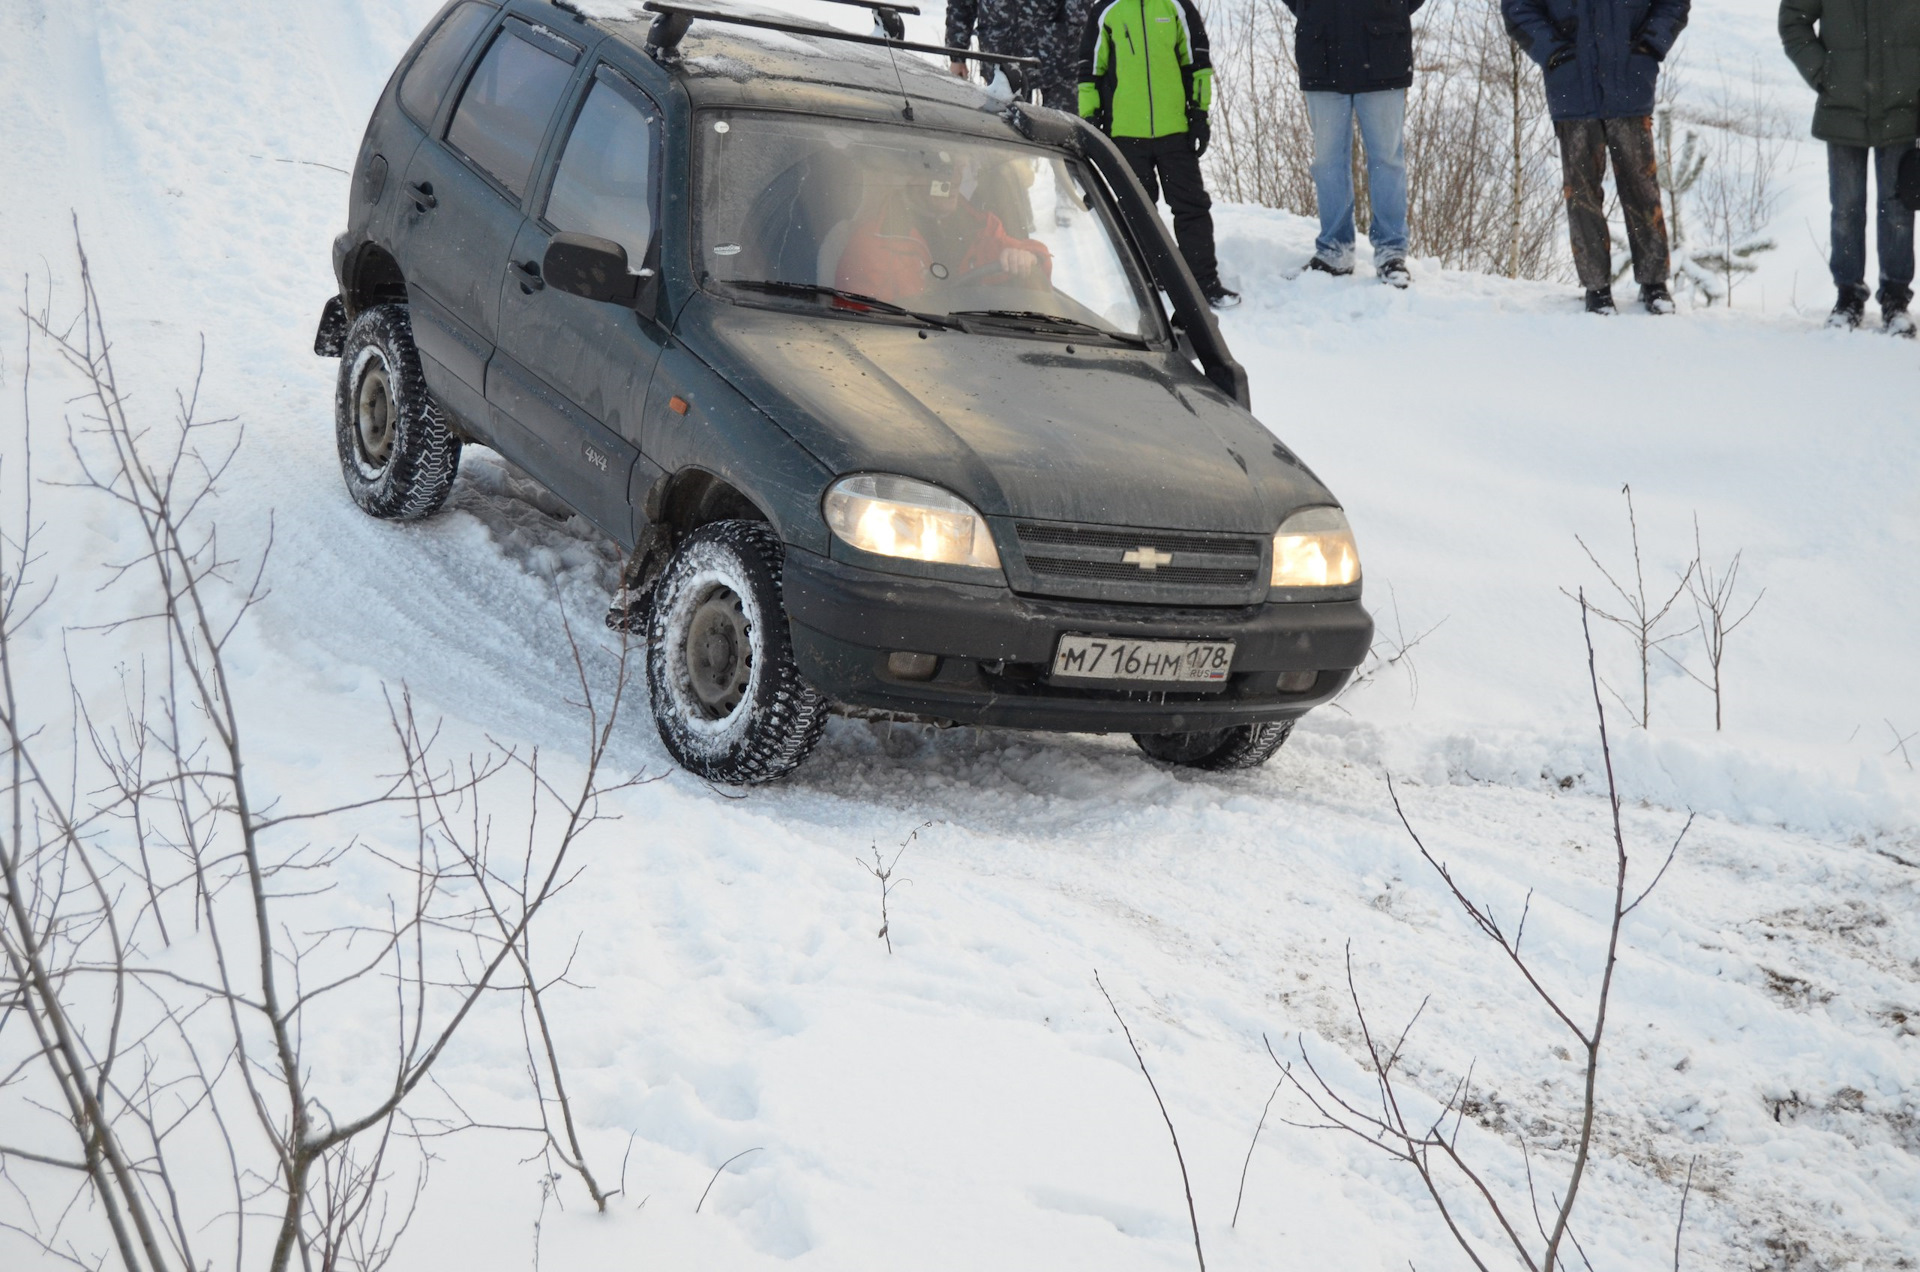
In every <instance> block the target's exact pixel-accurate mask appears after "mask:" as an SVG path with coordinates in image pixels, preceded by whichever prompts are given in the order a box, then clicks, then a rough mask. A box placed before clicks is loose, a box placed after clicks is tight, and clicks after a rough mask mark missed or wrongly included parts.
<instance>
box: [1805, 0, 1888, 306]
mask: <svg viewBox="0 0 1920 1272" xmlns="http://www.w3.org/2000/svg"><path fill="white" fill-rule="evenodd" d="M1780 43H1781V44H1782V45H1784V46H1785V47H1786V50H1787V56H1788V57H1790V58H1792V59H1793V64H1794V66H1795V67H1797V68H1798V69H1799V71H1800V74H1801V75H1802V76H1804V77H1805V79H1806V81H1807V83H1809V84H1811V85H1812V86H1813V88H1814V91H1815V92H1817V93H1819V94H1820V100H1819V104H1818V105H1816V106H1815V107H1814V109H1813V135H1814V136H1815V137H1817V138H1818V139H1820V140H1821V141H1824V142H1826V143H1827V191H1828V196H1829V198H1830V199H1831V200H1832V203H1833V226H1832V235H1833V239H1832V243H1833V247H1832V255H1831V257H1830V258H1829V261H1828V264H1829V266H1830V267H1831V268H1832V271H1833V285H1834V286H1835V287H1837V288H1838V289H1839V291H1840V298H1839V300H1838V301H1837V302H1836V303H1835V304H1834V306H1833V313H1832V314H1830V315H1828V317H1827V325H1828V326H1830V327H1845V328H1853V327H1858V326H1859V325H1860V319H1861V317H1862V316H1863V315H1864V314H1865V312H1866V307H1867V286H1866V277H1867V169H1868V167H1869V166H1871V167H1872V168H1873V173H1874V194H1875V196H1876V197H1877V199H1878V201H1879V232H1878V234H1877V235H1876V240H1877V246H1878V249H1879V254H1880V293H1879V301H1880V321H1881V326H1882V328H1883V329H1884V330H1886V331H1888V332H1891V333H1893V334H1895V335H1901V336H1911V335H1913V318H1912V317H1911V316H1910V315H1909V314H1908V313H1907V306H1908V305H1909V304H1910V303H1912V300H1913V212H1912V210H1911V209H1909V208H1908V207H1907V206H1906V205H1905V204H1904V203H1901V202H1900V201H1899V199H1897V198H1895V197H1894V187H1895V186H1896V185H1897V184H1898V174H1899V172H1900V161H1901V159H1903V158H1905V157H1906V155H1907V153H1908V152H1909V151H1911V150H1912V149H1913V145H1914V137H1915V135H1916V134H1920V3H1916V2H1915V0H1782V3H1781V5H1780Z"/></svg>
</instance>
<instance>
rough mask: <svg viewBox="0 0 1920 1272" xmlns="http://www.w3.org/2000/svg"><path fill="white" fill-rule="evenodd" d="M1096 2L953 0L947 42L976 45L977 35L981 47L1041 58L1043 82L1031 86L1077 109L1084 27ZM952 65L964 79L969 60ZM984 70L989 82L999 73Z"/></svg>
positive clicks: (1052, 102) (1048, 101)
mask: <svg viewBox="0 0 1920 1272" xmlns="http://www.w3.org/2000/svg"><path fill="white" fill-rule="evenodd" d="M1091 5H1092V0H950V3H949V4H948V5H947V47H948V48H955V49H965V48H972V47H973V45H974V39H975V37H976V36H977V37H978V38H979V41H980V43H979V47H980V50H981V51H982V52H986V53H1010V54H1013V55H1014V56H1015V57H1037V58H1039V59H1040V69H1039V71H1038V82H1037V83H1035V82H1034V81H1033V80H1032V79H1029V81H1028V84H1027V87H1028V88H1030V89H1031V88H1035V87H1037V88H1038V89H1039V90H1040V100H1041V101H1042V102H1043V103H1044V104H1045V105H1047V106H1051V107H1052V108H1053V109H1055V110H1064V111H1066V112H1068V113H1069V114H1072V113H1074V112H1075V110H1076V104H1075V103H1076V101H1077V100H1078V99H1077V94H1078V91H1079V89H1078V81H1077V79H1076V71H1075V63H1076V61H1077V60H1078V58H1079V55H1080V33H1081V32H1082V31H1084V30H1085V29H1086V25H1087V10H1088V8H1089V7H1091ZM952 70H953V73H954V74H955V75H958V76H960V77H961V78H962V79H964V78H966V75H967V64H966V63H965V62H954V63H953V64H952ZM982 71H983V74H985V75H986V76H988V77H989V80H988V82H989V83H991V82H992V79H991V77H993V76H995V75H997V74H998V71H997V70H996V69H995V68H994V67H992V66H991V65H989V66H986V67H984V68H982Z"/></svg>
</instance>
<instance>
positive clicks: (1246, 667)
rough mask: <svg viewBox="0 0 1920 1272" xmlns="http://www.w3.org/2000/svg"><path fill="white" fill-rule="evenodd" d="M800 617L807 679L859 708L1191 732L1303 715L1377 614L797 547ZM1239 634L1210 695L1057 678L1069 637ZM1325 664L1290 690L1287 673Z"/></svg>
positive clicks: (1367, 641)
mask: <svg viewBox="0 0 1920 1272" xmlns="http://www.w3.org/2000/svg"><path fill="white" fill-rule="evenodd" d="M785 592H786V606H787V614H788V617H789V618H790V620H791V624H790V625H791V628H792V633H793V647H794V654H795V657H796V658H797V659H798V660H799V664H800V671H801V674H803V675H804V676H806V678H807V679H808V680H809V681H810V682H812V684H813V685H814V686H815V687H816V688H817V689H819V690H820V691H821V692H822V693H824V694H826V695H827V696H828V697H829V698H831V699H833V700H835V701H836V702H840V703H842V704H845V705H847V706H853V707H864V708H868V709H871V710H876V711H889V712H895V713H899V714H902V715H912V716H921V717H926V718H931V719H935V720H942V721H951V722H952V723H955V724H978V725H995V726H1004V727H1009V728H1021V729H1044V730H1050V731H1055V732H1063V733H1180V732H1197V731H1200V730H1203V729H1219V728H1225V727H1227V726H1230V725H1238V724H1261V723H1267V722H1270V721H1277V720H1290V719H1294V718H1296V717H1298V716H1301V715H1304V714H1305V713H1306V712H1307V711H1308V710H1310V709H1311V708H1313V707H1316V706H1319V705H1320V704H1322V703H1324V702H1326V701H1327V700H1328V699H1329V698H1331V697H1333V696H1334V694H1336V693H1338V692H1339V691H1340V689H1341V687H1342V686H1344V685H1345V684H1346V683H1347V680H1348V679H1349V677H1351V676H1352V674H1353V669H1354V668H1356V667H1358V666H1359V665H1360V664H1361V663H1362V662H1363V661H1365V659H1366V656H1367V650H1368V647H1369V646H1370V645H1371V644H1372V641H1373V620H1372V619H1371V618H1370V617H1368V615H1367V612H1366V610H1364V609H1363V608H1361V605H1360V602H1359V601H1357V600H1349V601H1326V602H1302V603H1292V604H1264V605H1248V606H1242V607H1237V608H1230V609H1219V608H1206V609H1182V608H1175V607H1170V606H1157V605H1111V604H1101V603H1094V602H1084V601H1055V600H1046V599H1042V598H1038V597H1026V596H1017V595H1015V594H1014V593H1013V592H1011V591H1009V590H1008V589H1007V588H1005V587H998V586H994V587H983V586H979V585H976V584H967V583H947V582H939V581H935V580H930V579H914V578H906V577H903V576H900V575H894V574H882V573H879V572H877V571H873V570H866V569H861V568H859V567H856V566H851V565H845V564H842V563H841V562H837V561H830V560H828V559H827V558H825V557H821V556H818V555H815V554H814V553H811V552H807V551H804V550H801V549H798V548H792V547H790V548H788V549H787V563H786V574H785ZM1065 632H1081V633H1087V634H1095V635H1109V636H1131V637H1139V638H1144V639H1165V640H1231V641H1233V642H1234V658H1233V670H1232V674H1231V675H1230V677H1229V679H1228V683H1227V685H1226V687H1225V688H1224V689H1222V690H1219V691H1216V692H1211V693H1200V692H1193V691H1191V690H1159V689H1151V690H1149V689H1138V688H1113V689H1104V688H1102V689H1091V688H1083V687H1079V686H1071V687H1070V686H1064V685H1053V684H1049V683H1048V682H1047V679H1046V676H1047V671H1048V669H1049V668H1050V666H1051V665H1052V661H1053V651H1054V646H1055V645H1056V644H1057V643H1058V641H1059V638H1060V636H1061V634H1062V633H1065ZM895 651H907V652H913V653H923V654H936V655H938V656H939V658H940V662H939V667H938V670H937V671H935V673H934V674H933V677H932V678H931V679H928V680H908V679H903V678H901V677H898V676H895V675H893V674H891V673H890V672H889V671H888V670H887V655H888V654H889V653H892V652H895ZM1286 671H1315V672H1318V673H1319V674H1318V676H1316V677H1315V679H1314V681H1313V685H1312V687H1311V688H1309V689H1306V690H1304V691H1302V692H1297V693H1284V692H1281V691H1280V690H1279V689H1278V687H1277V683H1276V682H1277V680H1278V678H1279V676H1280V673H1282V672H1286Z"/></svg>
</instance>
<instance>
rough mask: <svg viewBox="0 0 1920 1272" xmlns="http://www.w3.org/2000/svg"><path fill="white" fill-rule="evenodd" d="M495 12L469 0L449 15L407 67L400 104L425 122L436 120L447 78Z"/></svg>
mask: <svg viewBox="0 0 1920 1272" xmlns="http://www.w3.org/2000/svg"><path fill="white" fill-rule="evenodd" d="M492 16H493V9H492V7H491V6H489V5H484V4H475V3H474V0H467V3H465V4H463V5H461V6H460V7H459V8H458V9H455V10H454V11H453V12H452V13H449V14H448V15H447V19H446V21H444V22H442V23H441V24H440V29H439V30H438V31H435V32H434V33H433V35H432V36H431V37H429V38H428V40H427V43H426V46H425V47H424V48H422V49H421V50H420V56H419V57H416V58H414V59H413V65H412V66H410V67H408V68H407V77H406V78H405V79H403V80H401V81H400V105H401V106H402V107H404V108H405V109H406V112H407V114H409V115H412V116H413V117H414V118H415V119H416V120H418V121H419V122H420V123H422V124H425V123H430V122H431V121H432V120H433V112H434V111H435V110H437V109H439V107H440V96H441V94H443V93H445V92H446V91H447V81H448V80H451V79H452V78H453V73H454V72H455V71H456V70H458V69H459V68H460V59H462V58H464V57H465V56H466V55H467V50H468V49H469V48H472V47H473V40H474V37H475V36H477V35H479V34H480V28H481V27H482V26H485V25H486V21H487V19H488V18H490V17H492Z"/></svg>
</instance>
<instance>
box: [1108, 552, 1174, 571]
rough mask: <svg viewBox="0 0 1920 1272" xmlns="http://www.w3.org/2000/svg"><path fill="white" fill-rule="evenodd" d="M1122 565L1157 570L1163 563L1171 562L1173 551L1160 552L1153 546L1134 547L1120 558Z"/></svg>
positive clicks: (1168, 563)
mask: <svg viewBox="0 0 1920 1272" xmlns="http://www.w3.org/2000/svg"><path fill="white" fill-rule="evenodd" d="M1120 563H1121V564H1122V565H1137V566H1139V567H1140V568H1141V569H1143V570H1157V569H1159V568H1160V567H1161V566H1163V565H1171V564H1173V553H1171V552H1160V551H1158V550H1156V549H1154V548H1134V549H1132V550H1130V551H1129V552H1128V553H1127V554H1126V555H1125V556H1123V557H1121V558H1120Z"/></svg>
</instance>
